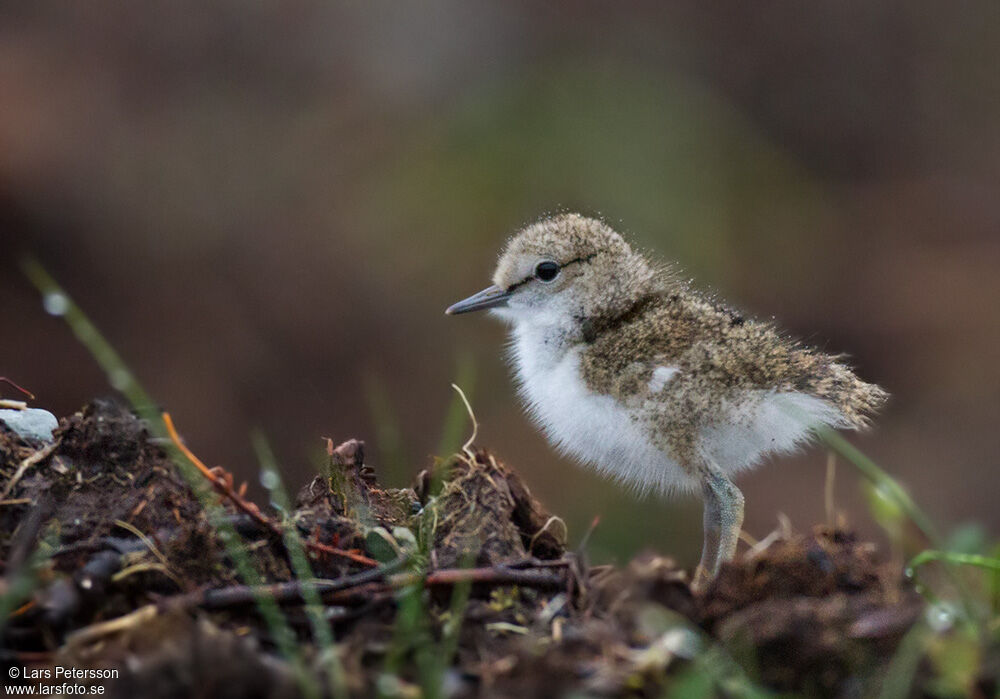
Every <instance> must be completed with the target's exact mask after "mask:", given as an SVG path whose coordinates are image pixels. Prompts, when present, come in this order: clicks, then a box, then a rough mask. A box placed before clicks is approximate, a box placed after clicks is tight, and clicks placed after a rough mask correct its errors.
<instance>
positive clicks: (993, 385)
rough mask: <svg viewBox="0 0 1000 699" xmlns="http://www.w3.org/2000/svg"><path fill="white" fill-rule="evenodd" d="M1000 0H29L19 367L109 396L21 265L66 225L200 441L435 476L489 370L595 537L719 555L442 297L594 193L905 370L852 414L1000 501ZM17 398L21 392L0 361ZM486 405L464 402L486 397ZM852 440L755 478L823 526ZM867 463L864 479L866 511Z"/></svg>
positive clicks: (704, 266)
mask: <svg viewBox="0 0 1000 699" xmlns="http://www.w3.org/2000/svg"><path fill="white" fill-rule="evenodd" d="M998 65H1000V4H997V3H996V2H994V1H993V0H984V1H980V2H969V3H962V4H961V5H951V4H947V3H930V2H922V1H912V0H906V1H903V0H898V1H879V2H867V3H839V2H817V3H806V4H803V3H796V2H765V3H722V4H718V3H702V2H696V1H695V0H681V1H678V2H671V3H661V2H646V3H629V4H627V5H623V4H621V3H615V4H613V5H608V4H606V3H596V2H594V3H587V2H576V3H569V2H564V3H562V2H551V3H527V2H510V1H503V2H501V1H500V0H497V1H495V2H469V1H468V0H435V1H433V2H423V3H412V4H405V3H404V4H389V3H386V4H381V3H328V2H320V1H319V0H293V1H292V2H282V3H246V2H237V1H235V0H222V1H217V2H213V3H203V2H184V1H181V2H178V1H176V0H171V1H170V2H167V1H166V0H155V1H149V2H143V3H128V2H110V1H108V0H95V1H93V2H87V3H60V2H46V1H41V0H39V1H36V2H31V3H12V2H8V3H3V4H2V5H0V237H2V240H0V328H2V332H3V340H2V342H0V375H4V376H8V377H10V378H11V379H14V380H15V381H18V382H19V383H21V384H22V385H24V386H26V387H28V388H30V389H31V390H32V391H33V392H34V393H35V394H36V395H37V400H36V401H35V404H36V405H38V406H40V407H46V408H49V409H50V410H52V411H54V412H55V413H57V414H58V415H66V414H69V413H71V412H72V411H74V410H76V409H78V408H79V407H80V406H81V405H83V404H84V403H85V402H87V401H88V400H90V399H91V398H93V397H95V396H100V395H107V394H109V393H111V392H112V391H111V389H110V388H109V386H108V384H107V381H106V379H105V377H104V376H103V375H102V373H101V372H100V370H99V369H98V368H97V367H96V365H95V363H94V361H93V360H92V359H91V358H90V356H89V355H88V354H87V353H86V351H85V350H84V349H83V347H82V346H81V345H79V344H78V343H77V342H76V341H75V339H73V337H72V336H71V334H70V333H69V331H68V330H67V328H66V327H65V325H64V323H63V321H62V320H61V319H59V318H54V317H51V316H49V315H46V314H45V312H44V311H43V310H42V307H41V304H40V303H39V300H38V297H37V294H36V293H35V292H34V290H33V289H32V288H31V287H30V286H29V285H28V283H27V282H26V281H25V279H24V277H23V275H22V274H21V273H20V271H19V270H18V268H17V265H16V260H17V257H18V255H19V254H20V253H22V252H25V251H30V252H32V253H33V254H35V255H37V256H38V257H39V258H40V259H41V260H42V262H43V263H44V264H45V265H46V266H47V267H48V268H49V270H50V271H51V272H52V273H53V274H54V275H55V276H56V277H57V278H58V279H59V280H60V281H61V282H62V284H63V285H64V286H65V287H66V288H67V289H68V291H69V292H70V293H71V295H72V296H73V297H74V298H75V299H76V300H77V301H78V302H79V303H80V304H81V305H82V306H83V308H84V309H85V310H86V311H87V312H88V313H89V314H90V315H91V316H92V318H93V319H94V320H95V322H96V323H97V324H98V325H99V327H100V328H102V330H103V331H104V332H105V333H106V335H107V337H108V338H109V340H110V341H111V342H112V343H113V344H114V345H115V347H116V348H117V349H118V350H119V351H120V352H121V353H122V355H123V356H124V357H125V359H126V360H127V361H128V362H129V363H130V365H131V366H132V368H133V369H134V370H135V372H136V374H137V375H138V376H139V378H140V380H141V381H143V383H144V384H145V386H146V387H147V388H148V389H149V391H150V392H151V393H152V394H153V395H154V396H155V397H156V398H157V399H158V400H159V401H161V402H162V403H163V404H164V406H166V407H167V408H169V409H170V410H171V411H172V413H173V415H174V417H175V420H176V421H177V422H178V424H179V426H180V428H181V430H182V432H183V433H184V434H185V436H186V438H187V440H188V442H189V444H190V445H191V446H192V448H193V449H194V450H195V452H196V453H198V454H199V455H200V456H201V457H202V458H203V459H204V460H205V461H207V462H209V463H210V464H222V465H225V466H226V467H227V468H229V469H231V470H233V471H234V472H236V473H237V474H239V475H241V476H243V477H246V478H250V479H254V480H255V474H256V471H257V466H256V463H255V460H254V456H253V453H252V451H251V448H250V446H249V439H248V434H249V431H250V430H251V429H252V428H253V427H255V426H260V427H262V428H263V429H264V430H266V432H267V433H268V434H269V436H270V438H271V439H272V441H273V443H274V445H275V447H276V450H277V452H278V454H279V455H280V458H281V460H282V462H283V464H284V469H285V472H286V476H287V479H288V481H289V483H290V484H291V485H292V486H297V485H298V484H299V483H302V482H304V481H305V480H306V479H307V478H309V477H310V475H311V474H312V472H313V470H314V468H315V465H314V462H315V459H316V458H317V454H318V451H319V449H320V448H321V446H322V443H321V441H320V437H321V436H330V437H333V438H334V439H336V440H341V439H346V438H348V437H358V438H360V439H364V440H365V441H366V442H367V443H368V445H369V447H370V448H369V454H370V456H369V462H371V463H372V464H373V465H374V466H375V468H376V470H377V471H378V472H379V473H380V475H381V477H382V479H383V481H384V482H388V483H389V484H390V485H400V486H401V485H405V484H406V483H408V482H409V480H410V478H412V476H413V475H414V474H415V473H416V472H417V471H419V470H420V469H421V468H424V467H426V466H427V465H428V464H429V463H430V461H431V457H432V455H433V454H435V453H437V452H438V450H439V448H440V447H439V445H440V444H441V441H442V439H443V430H444V426H445V423H446V415H447V414H448V412H449V406H452V404H453V399H454V394H453V392H452V390H451V388H450V387H449V384H450V383H451V382H452V381H453V380H456V377H460V383H461V384H462V385H463V387H464V388H465V389H466V390H467V391H468V393H469V395H470V398H471V400H472V403H473V406H474V408H475V411H476V415H477V417H478V419H479V422H480V432H479V443H480V444H482V445H484V446H488V447H490V448H491V449H493V450H495V452H496V453H497V454H498V455H499V456H500V457H501V458H503V459H504V460H506V461H507V462H509V463H510V464H512V465H514V466H515V467H516V468H517V470H518V471H519V472H520V473H521V474H522V475H523V476H524V477H525V479H526V480H527V482H528V483H529V485H530V487H531V488H532V490H533V492H534V493H535V494H536V495H537V496H538V497H539V498H540V499H541V500H542V501H543V502H544V503H545V504H546V505H547V506H548V507H549V508H550V509H551V510H552V511H553V512H555V513H558V514H561V515H563V516H564V517H565V518H566V520H567V522H568V523H569V528H570V540H571V542H577V541H579V539H580V537H581V536H582V534H583V532H584V531H585V530H586V528H587V525H588V523H589V522H590V521H591V520H592V518H593V517H594V516H595V515H600V516H601V518H602V519H601V524H600V526H599V527H598V529H597V530H596V532H595V534H594V537H593V540H592V550H593V551H594V554H595V557H596V558H597V559H599V560H623V559H624V558H626V557H627V556H628V555H629V554H631V553H632V552H634V551H636V550H637V549H640V548H645V547H651V548H655V549H658V550H660V551H663V552H670V553H672V554H674V555H675V556H676V557H677V558H679V559H680V560H682V561H683V562H685V563H689V564H690V563H693V562H694V560H695V558H696V555H697V552H698V550H699V549H700V536H701V533H700V526H701V524H700V505H699V503H698V501H697V500H696V499H694V498H691V497H686V498H677V499H673V500H670V501H660V500H656V499H645V500H641V501H636V500H635V499H633V498H632V497H631V496H629V495H628V494H626V493H624V492H623V491H620V490H619V489H618V488H616V487H612V486H610V485H609V484H608V483H606V482H604V481H602V480H601V479H600V478H598V477H597V476H595V475H592V474H591V473H589V472H587V471H585V470H583V469H580V468H578V467H576V466H574V465H572V464H570V463H568V462H564V461H562V460H560V459H559V458H557V457H556V456H555V455H554V453H553V452H552V450H551V449H550V448H549V447H548V446H547V445H546V444H545V442H544V441H543V439H542V438H541V437H540V436H539V435H538V433H537V432H536V431H535V429H534V428H533V427H532V426H531V425H530V424H529V423H528V421H527V420H526V419H525V417H524V416H523V415H522V413H521V410H520V406H519V405H518V403H517V400H516V398H515V395H514V391H513V388H512V385H511V382H510V379H509V374H508V370H507V368H506V366H505V364H504V361H503V359H502V349H501V347H502V343H503V337H504V331H503V328H502V327H501V326H499V325H497V324H496V323H494V322H492V321H491V320H490V319H488V318H485V317H461V318H447V317H445V316H444V315H443V310H444V308H445V307H446V306H447V305H448V304H450V303H451V302H453V301H455V300H458V299H460V298H463V297H464V296H466V295H468V294H469V293H472V292H474V291H477V290H479V289H480V288H481V287H483V286H485V285H486V284H487V283H488V280H489V276H490V274H491V272H492V268H493V263H494V261H495V259H496V255H497V253H498V251H499V249H500V247H501V245H502V244H503V242H504V240H505V239H506V237H507V236H509V235H510V234H512V233H513V232H515V231H516V230H517V229H518V228H519V227H521V226H522V225H524V224H525V223H528V222H531V221H532V220H534V219H536V218H537V217H539V216H541V215H543V214H545V213H546V212H553V211H562V210H579V211H582V212H584V213H590V214H599V215H601V216H603V217H605V218H606V220H607V221H608V222H609V223H611V224H612V225H613V226H615V227H616V228H618V229H619V230H620V231H622V232H623V233H625V234H626V235H627V236H629V237H630V239H631V240H632V241H634V242H635V243H636V244H637V245H639V246H641V247H642V248H644V249H647V250H649V251H651V252H653V253H654V254H655V255H657V256H663V257H667V258H671V259H674V260H677V261H678V262H679V263H680V264H681V265H682V267H683V268H684V269H685V270H686V272H687V273H688V274H689V275H690V276H692V277H694V278H696V279H697V280H698V282H699V284H700V285H701V286H702V287H704V288H707V289H712V290H715V291H716V292H718V293H720V294H721V295H723V296H724V297H726V298H728V299H729V300H730V301H731V302H733V304H734V305H736V306H738V307H741V308H743V309H745V310H746V311H748V312H750V313H753V314H756V315H759V316H765V317H767V316H772V315H773V316H775V317H776V318H777V319H778V320H779V321H780V322H781V323H782V324H783V325H784V326H785V327H787V328H788V329H789V330H790V331H792V332H794V333H796V334H798V335H799V336H801V337H803V338H805V339H806V340H807V341H809V342H810V343H813V344H816V345H818V346H820V347H822V348H824V349H826V350H829V351H835V352H848V353H850V355H851V357H852V361H853V363H854V364H855V365H856V366H857V367H858V370H859V373H860V374H861V375H862V376H863V377H864V378H866V379H868V380H872V381H876V382H878V383H880V384H882V385H883V386H885V387H886V388H888V389H889V391H891V392H892V394H893V400H892V402H891V403H890V404H889V406H888V409H887V411H886V413H885V415H884V417H883V418H882V419H880V420H879V422H878V428H877V429H876V430H875V431H873V432H871V433H869V434H867V435H863V436H858V437H853V436H852V437H851V439H852V441H854V443H855V444H857V445H858V446H860V447H861V448H862V449H863V450H864V451H866V452H867V453H868V454H870V455H871V456H872V457H874V458H875V459H876V460H877V461H878V462H879V463H881V464H882V465H883V466H884V467H885V468H886V469H888V470H889V471H890V472H892V473H893V474H895V475H896V476H898V477H899V478H900V479H901V481H902V482H903V483H905V484H906V486H907V487H908V488H909V489H910V491H911V492H912V494H913V495H914V496H915V498H916V499H917V501H918V502H920V503H921V504H923V505H924V506H925V507H926V508H927V509H928V510H929V511H930V513H931V515H932V516H933V517H935V518H936V519H937V521H938V522H940V523H941V524H942V525H944V526H946V527H954V526H957V525H960V524H961V523H963V522H966V521H970V520H974V521H977V522H979V523H980V524H981V525H982V526H984V527H986V528H987V529H988V530H989V531H990V532H991V533H992V534H994V535H995V534H996V532H997V529H998V528H1000V508H998V507H997V504H996V497H997V492H998V488H997V486H998V483H1000V477H998V470H997V454H998V453H1000V449H998V447H1000V429H998V421H1000V361H998V358H1000V354H998V347H1000V303H998V301H1000V274H998V267H1000V196H998V191H1000V189H998V188H1000V75H998V72H997V66H998ZM0 390H2V391H3V395H4V397H9V398H15V397H17V396H15V395H13V392H12V390H11V389H9V388H8V387H6V386H0ZM463 429H465V428H464V426H463ZM825 463H826V454H825V453H824V451H823V450H822V449H821V448H815V449H812V450H809V451H807V452H804V453H803V454H801V455H799V456H796V457H792V458H782V459H779V460H777V462H776V463H774V464H770V465H767V466H766V467H765V468H761V469H759V470H757V471H756V472H754V473H752V474H748V475H747V476H745V477H743V478H742V479H741V481H740V483H741V485H742V486H743V488H744V490H745V492H746V496H747V521H746V528H747V530H748V531H749V532H750V533H752V534H753V535H754V536H757V537H762V536H764V535H765V534H766V533H767V532H768V531H769V530H770V529H772V528H773V527H774V526H775V523H776V517H777V513H778V512H784V513H787V514H788V515H789V516H790V517H791V520H792V522H793V524H794V525H795V526H796V527H797V528H799V529H805V528H808V527H809V526H811V525H812V524H814V523H817V522H821V521H823V519H824V511H823V483H824V473H825ZM858 483H859V481H858V477H857V475H856V474H855V472H854V471H853V470H852V469H850V468H849V467H847V466H845V465H843V464H842V465H841V467H840V469H839V470H838V478H837V505H838V507H839V508H841V509H843V510H845V511H846V512H847V513H848V517H849V521H850V522H851V524H852V525H854V526H855V527H857V528H858V529H860V530H861V531H862V532H863V533H867V534H873V533H875V532H876V531H877V527H875V525H874V524H873V523H872V518H871V516H870V515H869V514H868V511H867V508H866V507H865V502H864V499H863V497H862V496H861V495H860V491H859V487H858Z"/></svg>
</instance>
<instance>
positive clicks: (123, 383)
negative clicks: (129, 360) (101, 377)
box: [108, 369, 132, 391]
mask: <svg viewBox="0 0 1000 699" xmlns="http://www.w3.org/2000/svg"><path fill="white" fill-rule="evenodd" d="M108 381H110V382H111V385H112V386H113V387H114V388H116V389H118V390H119V391H124V390H125V388H126V387H127V386H128V385H129V384H130V383H132V375H131V374H129V373H128V371H127V370H125V369H115V370H114V371H112V372H111V373H110V374H108Z"/></svg>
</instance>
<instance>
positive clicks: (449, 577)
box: [161, 559, 566, 610]
mask: <svg viewBox="0 0 1000 699" xmlns="http://www.w3.org/2000/svg"><path fill="white" fill-rule="evenodd" d="M404 562H405V561H404V560H402V559H400V560H397V561H394V562H393V563H390V564H387V565H384V566H381V567H379V568H376V569H375V570H369V571H365V572H363V573H358V574H357V575H350V576H345V577H343V578H337V579H334V580H326V579H316V580H292V581H289V582H281V583H273V584H270V585H257V586H251V585H231V586H229V587H222V588H215V589H211V590H202V591H200V592H194V593H190V594H186V595H179V596H177V597H171V598H169V599H166V600H164V601H163V602H162V603H161V605H162V606H165V607H166V608H178V607H179V608H181V609H192V608H200V609H211V610H217V609H224V608H228V607H239V606H244V605H249V604H253V603H254V602H255V601H256V600H257V599H258V598H259V597H260V596H261V595H266V596H268V597H270V598H272V599H273V600H274V601H275V602H277V603H278V604H302V603H304V599H305V598H304V595H303V592H304V591H305V590H306V589H308V588H312V589H314V590H315V591H316V592H318V593H319V594H320V595H321V596H322V597H323V598H325V599H329V598H330V597H331V596H334V597H342V596H343V595H344V594H345V593H349V592H360V591H364V592H365V593H367V595H368V596H369V597H373V596H377V595H380V594H385V595H387V597H391V593H392V592H393V590H395V589H398V588H400V587H403V586H405V585H409V584H412V583H413V582H416V581H418V580H419V579H420V578H419V576H416V575H413V574H410V573H401V574H398V575H393V573H394V572H395V571H396V570H398V569H399V568H400V567H402V565H403V563H404ZM565 581H566V576H565V575H562V574H554V573H551V572H549V569H548V568H547V569H546V570H544V571H542V570H522V569H514V568H508V567H507V566H496V567H494V568H446V569H443V570H436V571H434V572H432V573H429V574H428V575H427V576H426V577H425V578H424V579H423V583H424V585H425V586H427V587H448V586H453V585H458V584H461V583H473V584H477V585H496V586H501V585H519V586H521V587H531V588H535V589H540V590H559V589H562V588H563V587H565Z"/></svg>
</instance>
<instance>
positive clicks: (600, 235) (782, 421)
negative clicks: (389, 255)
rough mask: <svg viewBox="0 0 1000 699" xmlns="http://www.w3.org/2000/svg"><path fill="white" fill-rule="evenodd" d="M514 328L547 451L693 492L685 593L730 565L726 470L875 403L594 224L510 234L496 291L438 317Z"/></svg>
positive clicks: (521, 371) (852, 383)
mask: <svg viewBox="0 0 1000 699" xmlns="http://www.w3.org/2000/svg"><path fill="white" fill-rule="evenodd" d="M482 309H490V310H491V312H492V313H493V314H495V315H497V316H499V317H500V318H502V319H503V320H505V321H507V322H508V323H509V324H510V325H511V355H512V359H513V364H514V367H515V370H516V375H517V383H518V387H519V391H520V394H521V397H522V399H523V400H524V403H525V404H526V406H527V410H528V412H529V414H530V415H531V417H532V418H533V419H534V421H535V422H536V423H537V425H538V426H539V427H540V428H541V430H542V431H543V432H544V433H545V435H546V436H547V437H548V439H549V440H550V441H551V442H552V443H553V444H554V445H555V447H556V448H557V449H558V450H559V451H561V452H563V453H565V454H568V455H570V456H572V457H575V458H576V459H577V460H579V461H582V462H584V463H586V464H589V465H591V466H593V467H594V468H596V469H597V470H598V471H599V472H601V473H603V474H606V475H608V476H610V477H612V478H614V479H615V480H618V481H620V482H621V483H623V484H624V485H626V486H628V487H630V488H632V489H635V490H637V491H656V492H659V493H664V494H667V493H670V492H673V491H676V490H690V489H700V491H701V494H702V497H703V499H704V545H703V548H702V555H701V562H700V564H699V566H698V568H697V570H696V572H695V576H694V583H695V586H696V587H699V588H700V587H703V586H704V585H705V584H706V583H707V582H708V581H710V580H711V579H712V578H714V577H715V575H716V574H717V573H718V571H719V568H720V566H721V565H722V564H723V563H724V562H726V561H729V560H731V559H732V558H733V556H734V555H735V552H736V544H737V540H738V537H739V533H740V528H741V526H742V523H743V495H742V493H741V492H740V491H739V489H738V488H737V487H736V486H735V485H734V484H733V482H732V480H731V478H732V476H733V474H735V473H737V472H739V471H740V470H743V469H747V468H750V467H751V466H753V465H755V464H756V463H757V462H759V461H760V460H761V459H762V458H763V457H764V456H766V455H767V454H770V453H780V452H788V451H791V450H793V449H795V448H796V447H797V446H799V445H801V444H803V443H805V442H807V441H808V440H809V439H810V438H811V437H812V436H814V434H815V431H816V430H817V429H818V428H821V427H832V428H845V429H861V428H863V427H865V426H866V425H867V416H868V415H870V414H871V413H873V412H874V411H876V410H877V409H878V408H879V407H880V406H881V405H882V404H883V403H884V401H885V400H886V398H887V394H886V392H885V391H883V390H882V389H881V388H879V387H878V386H876V385H874V384H870V383H865V382H864V381H862V380H861V379H859V378H858V377H857V376H855V375H854V373H853V372H852V371H851V370H850V369H849V368H848V367H847V366H845V365H844V364H843V363H842V361H841V359H840V358H839V357H835V356H830V355H827V354H824V353H822V352H819V351H816V350H814V349H810V348H808V347H804V346H802V345H801V344H799V343H798V342H796V341H793V340H791V339H789V338H788V337H786V336H785V335H783V334H781V333H780V332H779V331H778V330H777V329H776V328H775V327H774V326H773V325H772V324H770V323H767V322H761V321H757V320H753V319H750V318H746V317H744V316H743V315H742V314H741V313H739V312H737V311H734V310H732V309H730V308H728V307H726V306H724V305H722V304H720V303H718V302H716V301H715V300H713V299H711V298H709V297H707V296H705V295H703V294H700V293H698V292H697V291H695V290H693V289H691V288H689V287H688V285H687V284H685V283H683V282H681V281H680V280H679V279H678V278H677V276H676V275H675V274H673V273H672V272H671V269H670V268H669V267H665V266H660V265H655V264H652V263H650V262H649V261H648V260H647V259H646V258H645V257H643V256H642V255H641V254H639V253H638V252H636V251H635V250H633V249H632V248H631V247H630V246H629V245H628V243H626V242H625V240H624V239H623V238H622V237H621V236H620V235H619V234H618V233H616V232H615V231H613V230H612V229H611V228H610V227H609V226H607V225H606V224H605V223H603V222H602V221H598V220H595V219H591V218H585V217H583V216H580V215H578V214H563V215H559V216H555V217H552V218H548V219H545V220H542V221H539V222H537V223H535V224H533V225H530V226H528V227H527V228H525V229H523V230H522V231H520V232H519V233H517V234H516V235H515V236H514V237H513V238H512V239H511V240H510V241H509V242H508V243H507V246H506V249H505V250H504V251H503V253H502V254H501V256H500V260H499V262H498V264H497V268H496V271H495V272H494V274H493V286H490V287H488V288H487V289H484V290H483V291H481V292H479V293H478V294H475V295H474V296H471V297H469V298H467V299H465V300H464V301H460V302H458V303H456V304H454V305H453V306H451V307H450V308H448V309H447V311H446V313H448V314H449V315H453V314H458V313H466V312H469V311H476V310H482Z"/></svg>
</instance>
